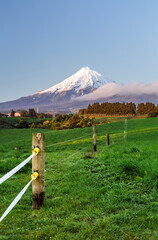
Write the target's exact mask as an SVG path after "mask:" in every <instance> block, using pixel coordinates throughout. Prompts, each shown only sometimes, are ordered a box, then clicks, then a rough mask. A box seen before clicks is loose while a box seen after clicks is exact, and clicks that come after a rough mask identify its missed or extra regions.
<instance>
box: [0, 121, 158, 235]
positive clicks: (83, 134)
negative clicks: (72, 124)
mask: <svg viewBox="0 0 158 240" xmlns="http://www.w3.org/2000/svg"><path fill="white" fill-rule="evenodd" d="M124 128H125V122H124V121H118V122H111V123H109V124H104V125H98V126H97V136H98V137H97V154H95V155H92V154H91V153H92V128H85V129H72V130H60V131H51V130H44V129H40V130H38V129H1V130H0V177H2V176H3V175H4V174H5V173H6V172H8V171H9V170H11V169H12V168H13V167H15V166H16V165H17V164H19V163H20V162H22V161H23V160H25V159H26V158H27V157H28V156H29V155H31V144H32V142H31V141H32V133H33V132H43V133H45V138H46V140H45V141H46V149H45V150H46V152H45V168H46V172H45V182H46V205H45V206H44V207H42V208H41V209H40V210H32V206H31V201H32V192H31V187H29V189H28V190H27V191H26V193H25V194H24V196H23V197H22V199H21V200H20V201H19V203H18V204H17V205H16V206H15V207H14V209H13V210H12V211H11V212H10V213H9V214H8V215H7V216H6V218H5V219H4V220H3V221H2V222H1V223H0V239H2V240H3V239H13V240H14V239H16V240H17V239H21V240H22V239H24V240H25V239H54V240H55V239H57V240H64V239H66V240H67V239H70V240H71V239H77V240H92V239H94V240H95V239H109V240H115V239H120V240H128V239H133V240H134V239H138V240H149V239H150V240H156V239H158V232H157V222H158V208H157V207H158V199H157V190H158V154H157V152H158V119H157V118H153V119H136V120H128V121H127V135H126V139H124ZM107 132H109V133H110V146H109V148H108V149H106V148H105V145H106V143H105V140H106V136H105V135H106V133H107ZM69 140H72V141H69ZM56 143H61V144H56ZM55 144H56V145H55ZM30 175H31V162H30V163H28V164H27V165H26V166H25V167H24V168H23V169H22V170H20V171H19V172H18V173H17V174H15V175H13V176H12V177H11V178H10V179H8V180H7V181H6V182H4V183H3V184H1V185H0V216H1V215H2V214H3V212H4V211H5V210H6V208H7V207H8V206H9V204H10V203H11V202H12V200H13V199H14V198H15V197H16V195H17V194H18V193H19V192H20V191H21V189H22V188H23V187H24V186H25V185H26V184H27V183H28V182H29V181H30Z"/></svg>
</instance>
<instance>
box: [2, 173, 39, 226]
mask: <svg viewBox="0 0 158 240" xmlns="http://www.w3.org/2000/svg"><path fill="white" fill-rule="evenodd" d="M34 178H35V177H33V178H32V179H31V180H30V182H29V183H28V184H27V185H26V186H25V187H24V188H23V189H22V190H21V192H20V193H19V194H18V195H17V196H16V198H15V199H14V200H13V202H12V203H11V204H10V205H9V207H8V208H7V210H6V211H5V212H4V213H3V215H2V217H1V218H0V222H1V221H2V220H3V219H4V218H5V217H6V216H7V215H8V213H9V212H10V211H11V210H12V209H13V207H14V206H15V205H16V204H17V203H18V202H19V200H20V198H21V197H22V196H23V195H24V193H25V192H26V190H27V189H28V187H29V186H30V184H31V183H32V181H33V180H34Z"/></svg>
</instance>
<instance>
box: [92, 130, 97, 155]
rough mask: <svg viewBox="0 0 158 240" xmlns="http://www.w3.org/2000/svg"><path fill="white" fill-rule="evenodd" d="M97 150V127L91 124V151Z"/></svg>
mask: <svg viewBox="0 0 158 240" xmlns="http://www.w3.org/2000/svg"><path fill="white" fill-rule="evenodd" d="M96 151H97V129H96V125H93V152H96Z"/></svg>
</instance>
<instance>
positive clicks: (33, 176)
mask: <svg viewBox="0 0 158 240" xmlns="http://www.w3.org/2000/svg"><path fill="white" fill-rule="evenodd" d="M38 176H39V174H38V172H34V173H33V174H32V175H31V178H32V179H33V180H35V179H36V178H38Z"/></svg>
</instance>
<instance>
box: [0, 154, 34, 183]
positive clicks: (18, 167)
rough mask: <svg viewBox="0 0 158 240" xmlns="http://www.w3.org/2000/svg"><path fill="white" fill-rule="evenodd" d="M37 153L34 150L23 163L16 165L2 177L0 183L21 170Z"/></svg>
mask: <svg viewBox="0 0 158 240" xmlns="http://www.w3.org/2000/svg"><path fill="white" fill-rule="evenodd" d="M35 155H36V153H35V152H34V153H33V154H32V155H31V156H30V157H28V158H27V159H25V160H24V161H23V162H22V163H20V164H19V165H18V166H16V167H15V168H13V169H12V170H11V171H9V172H8V173H7V174H5V175H4V176H3V177H2V178H0V184H1V183H3V182H4V181H6V180H7V179H8V178H10V177H11V176H12V175H13V174H14V173H16V172H17V171H19V170H20V169H21V168H22V167H24V166H25V165H26V164H27V163H28V162H29V161H30V160H31V158H32V157H33V156H35Z"/></svg>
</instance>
